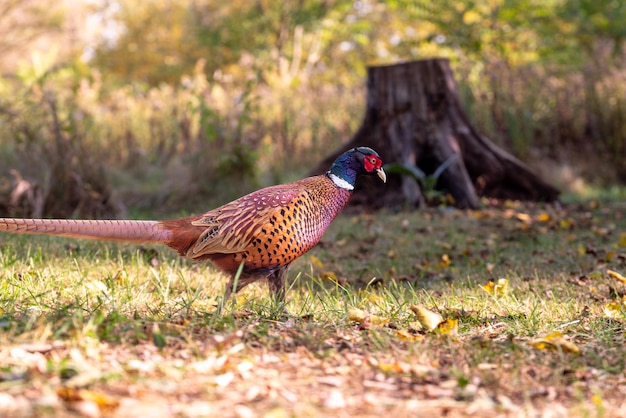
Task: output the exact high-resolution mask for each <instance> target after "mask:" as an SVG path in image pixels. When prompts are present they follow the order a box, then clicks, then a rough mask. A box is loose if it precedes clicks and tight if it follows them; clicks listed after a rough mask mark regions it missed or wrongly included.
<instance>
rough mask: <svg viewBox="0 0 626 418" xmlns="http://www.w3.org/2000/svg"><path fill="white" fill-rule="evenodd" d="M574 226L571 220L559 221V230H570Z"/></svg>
mask: <svg viewBox="0 0 626 418" xmlns="http://www.w3.org/2000/svg"><path fill="white" fill-rule="evenodd" d="M573 226H574V221H573V220H571V219H561V220H560V221H559V228H561V229H571V228H572V227H573Z"/></svg>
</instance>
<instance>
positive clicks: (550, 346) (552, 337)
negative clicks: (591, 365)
mask: <svg viewBox="0 0 626 418" xmlns="http://www.w3.org/2000/svg"><path fill="white" fill-rule="evenodd" d="M530 346H531V347H533V348H536V349H537V350H549V351H558V350H561V351H563V352H565V353H572V354H579V353H580V348H578V346H577V345H576V344H574V343H573V342H571V341H568V340H566V339H565V337H564V336H563V333H562V332H559V331H554V332H552V333H550V334H548V335H546V336H545V337H543V338H539V339H536V340H533V341H531V342H530Z"/></svg>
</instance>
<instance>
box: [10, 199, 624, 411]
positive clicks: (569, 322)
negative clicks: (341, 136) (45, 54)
mask: <svg viewBox="0 0 626 418" xmlns="http://www.w3.org/2000/svg"><path fill="white" fill-rule="evenodd" d="M484 204H485V208H484V209H481V210H478V211H458V210H454V209H448V208H437V209H429V210H426V211H417V212H399V213H390V212H378V213H372V214H357V213H355V212H352V213H350V212H348V213H346V214H344V215H342V216H341V217H340V218H339V219H337V220H336V221H335V223H334V224H333V225H332V226H331V228H330V229H329V231H328V232H327V234H326V235H325V237H324V239H323V242H322V243H321V244H320V245H319V246H318V247H316V248H315V249H313V250H312V251H311V252H310V253H309V254H307V255H306V256H304V257H302V258H301V259H299V260H298V261H297V262H295V263H294V265H293V267H292V269H291V273H290V277H291V283H292V285H291V289H290V290H289V292H288V298H287V299H288V303H287V306H286V308H287V310H288V315H287V316H285V314H284V311H283V309H282V307H281V306H277V304H276V303H274V302H273V301H271V299H270V298H269V295H268V292H267V288H266V287H265V286H263V285H258V286H257V285H253V286H251V287H250V288H249V289H247V290H246V291H244V292H242V293H241V294H240V295H238V296H237V298H235V299H234V300H233V301H232V302H231V303H230V304H229V305H227V307H226V309H225V310H224V312H223V313H222V315H216V314H215V306H216V304H217V303H218V302H219V300H220V298H221V294H222V292H223V287H224V284H225V281H226V278H225V277H224V276H222V275H220V274H219V273H217V272H215V271H214V270H213V269H212V268H211V267H210V266H208V265H205V264H197V263H192V262H188V261H186V260H181V259H179V258H177V257H176V255H175V254H174V253H173V252H170V251H169V250H168V249H166V248H162V247H139V246H134V245H119V244H112V243H103V242H93V241H78V240H69V239H59V238H46V237H33V236H11V235H7V234H3V235H1V236H0V266H2V268H1V270H0V309H1V311H0V328H1V330H2V331H1V334H0V341H1V345H0V416H12V417H30V416H38V417H40V416H41V417H57V416H87V417H98V416H110V417H127V416H151V417H171V416H174V417H202V416H209V417H211V416H222V417H225V416H239V417H256V416H263V417H283V416H284V417H287V416H298V417H302V416H338V417H341V416H363V417H368V416H381V415H382V414H393V416H399V417H402V416H448V417H465V416H476V417H495V416H498V417H500V416H502V417H524V416H542V417H543V416H545V417H561V416H562V417H566V416H590V417H596V416H597V417H600V416H602V417H612V416H616V417H617V416H626V401H625V400H624V399H626V375H625V370H626V367H625V365H626V352H625V350H624V344H625V343H626V327H625V321H626V316H625V312H626V306H625V304H624V297H623V295H624V293H625V291H626V289H625V286H626V284H624V283H623V281H626V279H624V277H623V276H624V275H626V203H624V202H623V201H621V202H620V201H616V200H613V201H606V202H605V201H599V200H594V201H584V202H583V201H576V202H572V203H568V204H563V205H539V204H520V203H516V202H501V203H499V204H497V205H493V204H492V202H488V201H485V202H484Z"/></svg>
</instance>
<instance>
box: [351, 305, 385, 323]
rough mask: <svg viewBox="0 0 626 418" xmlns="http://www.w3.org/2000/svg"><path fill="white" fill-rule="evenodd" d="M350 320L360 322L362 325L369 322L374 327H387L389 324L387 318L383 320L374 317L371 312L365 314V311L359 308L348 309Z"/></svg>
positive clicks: (379, 317)
mask: <svg viewBox="0 0 626 418" xmlns="http://www.w3.org/2000/svg"><path fill="white" fill-rule="evenodd" d="M348 319H349V320H350V321H353V322H358V323H359V324H362V323H364V322H369V323H370V324H374V325H385V324H386V323H388V322H389V320H388V319H387V318H383V317H382V316H378V315H372V314H370V313H369V312H365V311H364V310H361V309H357V308H350V309H348Z"/></svg>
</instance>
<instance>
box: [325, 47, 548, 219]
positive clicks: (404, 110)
mask: <svg viewBox="0 0 626 418" xmlns="http://www.w3.org/2000/svg"><path fill="white" fill-rule="evenodd" d="M355 146H370V147H372V148H373V149H375V150H376V151H378V152H379V153H380V154H381V157H382V158H383V161H385V163H390V162H396V163H400V164H403V165H411V166H417V167H419V168H420V169H421V170H422V171H423V172H425V173H426V174H427V175H428V174H432V173H434V172H435V171H436V170H437V168H438V167H440V166H441V165H442V164H444V163H445V162H446V161H448V160H449V159H450V158H451V157H452V158H453V159H454V156H457V158H456V159H454V161H453V162H452V163H451V164H450V165H449V166H448V167H447V168H446V169H445V170H444V171H443V172H442V173H441V175H440V176H439V177H438V178H437V183H436V186H435V187H436V189H438V190H442V191H445V192H446V193H448V194H450V195H451V196H452V197H453V198H454V202H455V205H456V206H457V207H460V208H476V207H478V206H479V204H480V200H479V197H478V196H479V195H480V196H488V197H495V198H500V199H515V200H533V201H554V200H556V199H557V198H558V196H559V190H557V189H556V188H555V187H553V186H551V185H550V184H548V183H546V182H545V181H543V180H542V179H541V178H539V177H538V176H537V175H536V174H534V173H533V172H532V171H531V170H530V169H529V168H528V167H527V166H526V165H525V164H524V163H522V162H521V161H520V160H518V159H517V158H515V157H514V156H513V155H511V154H509V153H507V152H505V151H504V150H502V149H500V148H498V147H497V146H496V145H495V144H493V143H492V142H491V141H489V140H488V139H487V138H486V137H484V136H482V135H480V134H479V133H478V132H476V130H475V129H474V128H473V127H472V126H471V124H470V123H469V121H468V118H467V116H466V114H465V112H464V111H463V109H462V108H461V105H460V100H459V95H458V92H457V87H456V83H455V81H454V78H453V75H452V71H451V69H450V63H449V61H448V60H446V59H428V60H420V61H413V62H407V63H401V64H396V65H388V66H375V67H369V68H368V72H367V107H366V111H365V117H364V119H363V123H362V124H361V127H360V128H359V130H358V131H357V132H356V134H355V135H354V136H353V137H352V139H351V140H350V141H349V142H348V143H346V144H345V145H343V146H341V147H340V148H339V149H337V150H335V151H334V152H333V153H332V154H331V155H329V156H328V157H327V158H326V159H325V160H324V161H323V162H321V163H320V165H319V166H318V167H317V168H316V169H315V170H314V173H321V172H323V171H324V170H325V169H326V168H327V167H328V166H329V165H330V164H331V163H332V161H334V159H335V158H336V157H337V156H338V155H339V154H341V153H343V152H344V151H346V150H347V149H350V148H352V147H355ZM388 177H389V181H388V184H387V185H386V186H383V187H381V186H380V185H376V184H368V185H367V187H363V188H360V189H359V190H357V191H356V192H355V195H354V197H353V201H354V202H356V203H357V204H359V203H360V204H366V205H368V206H371V207H374V208H376V207H382V206H388V205H393V204H401V203H407V202H408V204H410V205H412V206H422V205H424V203H425V199H424V194H423V191H422V190H421V188H420V186H419V183H418V182H417V181H416V179H415V178H414V177H412V176H407V175H399V174H396V175H389V176H388Z"/></svg>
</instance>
